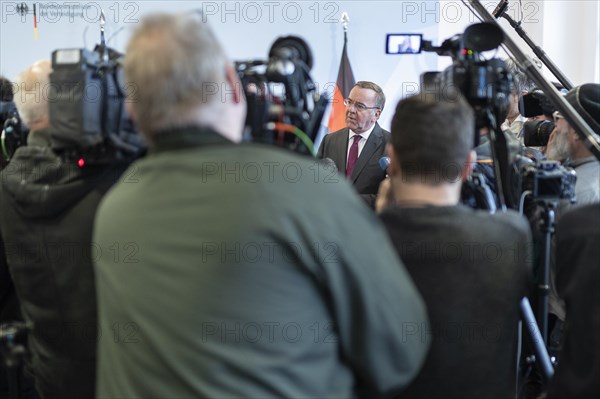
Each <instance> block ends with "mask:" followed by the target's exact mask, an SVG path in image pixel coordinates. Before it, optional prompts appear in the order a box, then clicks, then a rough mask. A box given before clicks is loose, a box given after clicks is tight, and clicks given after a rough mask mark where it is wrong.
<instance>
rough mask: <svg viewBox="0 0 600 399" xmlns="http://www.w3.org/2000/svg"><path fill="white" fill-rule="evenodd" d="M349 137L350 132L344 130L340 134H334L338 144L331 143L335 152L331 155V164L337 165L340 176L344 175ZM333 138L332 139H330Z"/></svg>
mask: <svg viewBox="0 0 600 399" xmlns="http://www.w3.org/2000/svg"><path fill="white" fill-rule="evenodd" d="M349 135H350V130H348V129H344V130H343V131H341V132H340V133H338V134H336V136H337V137H335V139H336V140H339V141H340V142H337V143H332V144H333V148H335V152H333V153H332V157H333V162H335V164H336V165H337V168H338V171H339V173H341V174H345V173H346V161H347V159H346V158H347V157H348V136H349ZM332 138H333V137H332Z"/></svg>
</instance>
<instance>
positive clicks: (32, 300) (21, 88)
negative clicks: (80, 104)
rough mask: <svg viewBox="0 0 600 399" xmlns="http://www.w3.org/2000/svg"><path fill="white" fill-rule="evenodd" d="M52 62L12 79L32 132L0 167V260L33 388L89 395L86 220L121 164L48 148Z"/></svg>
mask: <svg viewBox="0 0 600 399" xmlns="http://www.w3.org/2000/svg"><path fill="white" fill-rule="evenodd" d="M51 71H52V64H51V62H50V61H47V60H44V61H39V62H36V63H35V64H33V65H32V66H31V67H30V68H28V69H27V70H25V71H24V72H23V73H22V74H21V75H20V77H19V78H18V80H17V81H16V82H15V86H14V87H15V93H14V94H15V96H14V100H15V103H16V106H17V109H18V112H19V115H20V116H21V117H22V119H23V122H24V123H25V124H26V125H27V126H28V127H29V128H30V129H31V131H30V133H29V136H28V139H27V145H25V146H22V147H20V148H18V149H17V150H16V152H15V153H14V155H13V157H12V158H11V160H10V162H9V164H8V165H7V167H6V168H5V169H4V170H3V171H2V172H1V174H0V208H1V209H2V212H1V213H0V239H1V240H2V241H3V244H4V253H3V254H0V260H1V259H3V258H4V255H6V265H4V264H3V265H1V266H2V268H6V267H7V268H8V270H9V271H10V276H11V278H12V281H13V283H14V286H15V289H16V293H17V296H18V299H19V302H20V303H21V309H22V313H23V317H24V319H25V320H26V321H27V322H28V324H29V325H31V326H32V330H31V332H30V333H29V337H28V344H29V350H30V353H31V362H30V364H29V365H28V366H29V368H30V369H31V371H32V372H33V374H34V378H35V385H36V389H37V391H38V393H39V394H40V396H41V397H42V398H44V399H46V398H57V399H64V398H77V399H79V398H91V397H93V396H94V393H95V389H94V387H95V386H94V381H95V376H96V341H97V338H98V336H97V325H96V294H95V287H94V273H93V267H92V260H91V257H92V256H93V255H92V252H91V246H92V238H91V235H92V222H93V217H94V214H95V211H96V207H97V205H98V203H99V201H100V199H101V198H102V196H103V195H104V193H106V191H107V190H108V189H109V188H110V187H111V186H112V185H113V184H114V182H115V181H116V180H117V179H118V178H119V176H120V175H121V173H122V172H123V170H124V168H125V167H126V166H127V165H123V164H108V165H83V164H79V165H78V164H77V162H71V161H65V160H64V159H62V158H61V157H59V156H58V155H57V154H56V153H55V152H54V150H53V140H54V137H55V133H56V131H55V129H54V128H53V127H52V126H51V115H50V108H49V101H48V96H47V93H48V88H49V85H50V83H49V79H50V78H49V76H50V74H51ZM63 94H64V93H63ZM54 98H55V99H56V98H57V97H54ZM5 272H6V270H2V273H3V274H4V273H5ZM3 295H4V293H0V298H3Z"/></svg>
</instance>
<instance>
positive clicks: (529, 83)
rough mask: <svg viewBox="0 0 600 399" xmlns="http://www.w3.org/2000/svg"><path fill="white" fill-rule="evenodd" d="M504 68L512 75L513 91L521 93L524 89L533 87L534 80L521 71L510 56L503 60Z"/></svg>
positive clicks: (528, 89)
mask: <svg viewBox="0 0 600 399" xmlns="http://www.w3.org/2000/svg"><path fill="white" fill-rule="evenodd" d="M505 64H506V69H507V70H508V72H510V73H511V75H512V77H513V87H512V89H513V93H514V94H516V95H519V96H520V95H521V93H523V92H524V91H527V92H529V91H531V90H533V89H535V87H536V86H535V82H534V81H533V80H531V79H529V77H528V76H527V75H526V74H525V72H523V70H522V69H521V68H519V66H518V65H517V64H516V63H515V62H514V61H513V60H511V59H510V58H509V59H507V60H506V61H505Z"/></svg>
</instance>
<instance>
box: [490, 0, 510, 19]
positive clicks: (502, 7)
mask: <svg viewBox="0 0 600 399" xmlns="http://www.w3.org/2000/svg"><path fill="white" fill-rule="evenodd" d="M507 8H508V0H500V3H498V5H497V6H496V8H495V9H494V12H493V13H492V15H493V16H494V19H498V18H500V16H502V14H504V11H506V9H507Z"/></svg>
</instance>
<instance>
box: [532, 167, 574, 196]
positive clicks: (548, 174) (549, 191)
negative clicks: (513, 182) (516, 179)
mask: <svg viewBox="0 0 600 399" xmlns="http://www.w3.org/2000/svg"><path fill="white" fill-rule="evenodd" d="M521 176H522V182H523V192H525V191H528V192H529V193H530V196H531V199H532V200H533V201H536V202H558V200H559V199H566V200H569V201H570V202H572V203H573V202H575V183H576V182H577V174H576V173H575V170H573V168H567V167H564V166H561V165H560V163H559V162H556V161H540V162H537V163H532V164H526V165H524V166H523V167H522V171H521Z"/></svg>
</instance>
